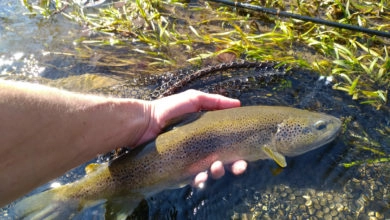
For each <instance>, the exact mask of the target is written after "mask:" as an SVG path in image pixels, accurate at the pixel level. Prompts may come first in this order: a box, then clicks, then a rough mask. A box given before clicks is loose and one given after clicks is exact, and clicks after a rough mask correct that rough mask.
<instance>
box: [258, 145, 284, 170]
mask: <svg viewBox="0 0 390 220" xmlns="http://www.w3.org/2000/svg"><path fill="white" fill-rule="evenodd" d="M263 151H264V153H265V154H267V155H268V156H269V157H270V158H271V159H273V160H274V161H275V162H276V163H277V164H278V165H279V166H281V167H286V166H287V162H286V158H285V157H284V155H282V154H280V153H279V152H276V151H274V150H272V149H271V148H269V147H267V146H263Z"/></svg>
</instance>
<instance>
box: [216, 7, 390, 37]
mask: <svg viewBox="0 0 390 220" xmlns="http://www.w3.org/2000/svg"><path fill="white" fill-rule="evenodd" d="M209 1H212V2H217V3H222V4H225V5H230V6H234V7H238V8H245V9H250V10H254V11H258V12H263V13H266V14H273V15H276V16H282V17H287V18H295V19H298V20H302V21H310V22H313V23H316V24H324V25H327V26H331V27H337V28H342V29H348V30H352V31H358V32H362V33H366V34H370V35H376V36H381V37H387V38H390V32H385V31H378V30H372V29H368V28H364V27H359V26H356V25H350V24H342V23H338V22H334V21H327V20H324V19H320V18H313V17H309V16H304V15H298V14H294V13H289V12H285V11H280V10H277V9H273V8H265V7H261V6H258V5H251V4H248V3H241V2H232V1H229V0H209Z"/></svg>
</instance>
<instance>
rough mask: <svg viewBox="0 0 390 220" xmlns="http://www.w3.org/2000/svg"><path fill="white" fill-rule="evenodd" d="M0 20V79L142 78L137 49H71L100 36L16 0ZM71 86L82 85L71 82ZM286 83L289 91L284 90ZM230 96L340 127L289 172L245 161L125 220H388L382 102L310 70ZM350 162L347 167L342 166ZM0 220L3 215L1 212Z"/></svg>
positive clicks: (89, 85)
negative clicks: (356, 95) (361, 98)
mask: <svg viewBox="0 0 390 220" xmlns="http://www.w3.org/2000/svg"><path fill="white" fill-rule="evenodd" d="M0 19H1V22H0V77H4V78H7V77H15V78H16V79H23V80H29V81H37V82H42V83H45V84H49V85H53V86H59V87H63V88H67V89H70V90H75V91H89V90H93V89H95V88H96V87H104V86H109V85H114V84H121V83H123V82H124V80H128V79H132V77H134V75H139V74H142V73H145V72H148V73H149V72H150V71H151V70H150V69H148V68H149V67H147V66H146V65H145V59H147V58H145V57H143V55H141V54H139V53H137V52H135V51H134V50H132V49H133V48H134V47H138V48H139V47H142V46H143V47H147V45H140V44H137V43H133V42H128V43H127V44H126V46H109V45H108V46H100V47H97V46H91V45H88V44H80V43H79V40H80V39H94V38H99V37H102V36H100V35H99V34H98V33H91V32H88V31H86V29H85V27H83V25H79V24H75V23H73V22H71V21H69V20H67V19H64V18H63V17H62V16H54V17H53V18H51V19H43V18H41V17H39V16H31V15H29V12H28V11H27V10H26V9H25V8H24V7H22V6H21V4H20V2H19V1H11V0H3V1H1V2H0ZM119 55H120V56H122V57H123V59H126V60H129V61H131V62H129V63H126V64H123V65H120V66H117V65H113V66H112V68H111V67H110V68H108V67H107V66H106V65H101V63H104V62H106V61H107V60H109V59H110V56H119ZM152 69H153V68H152ZM162 70H166V69H160V70H159V71H158V69H156V68H154V69H153V71H156V73H157V72H162ZM229 74H231V75H235V76H237V77H238V78H240V79H241V78H245V77H246V76H247V75H250V74H252V73H251V72H250V71H248V70H242V71H239V73H229ZM90 75H94V76H99V77H100V78H99V79H102V80H101V81H102V82H101V81H99V82H96V81H94V80H92V78H93V77H89V76H90ZM223 75H224V74H221V78H220V79H212V80H210V81H207V80H205V81H202V82H201V83H200V84H196V83H194V84H190V85H188V86H186V87H185V88H183V89H187V88H196V89H204V90H206V89H207V88H208V86H213V83H215V82H217V81H219V82H228V81H229V80H230V78H229V77H227V78H223ZM18 77H20V78H18ZM23 77H24V78H23ZM94 79H96V78H94ZM81 81H82V82H85V83H83V84H82V85H80V82H81ZM289 83H290V84H291V85H292V86H291V87H289V86H286V85H289ZM231 90H232V91H233V92H231V93H229V95H230V96H232V97H236V98H239V99H240V100H241V101H242V103H243V105H258V104H267V105H289V106H294V107H300V108H306V109H312V110H316V111H322V112H326V113H328V114H332V115H335V116H337V117H340V118H342V119H343V121H344V123H345V129H344V130H343V132H342V133H341V135H340V136H339V137H338V138H337V139H336V140H335V141H334V142H332V143H331V144H328V145H327V146H324V147H322V148H320V149H318V150H315V151H312V152H309V153H307V154H305V155H302V156H299V157H295V158H288V161H287V162H288V164H289V165H288V167H287V168H285V169H283V170H281V169H280V168H278V167H277V165H276V164H275V163H274V162H272V161H259V162H254V163H251V164H250V165H249V168H248V171H247V172H246V173H245V174H244V175H242V176H238V177H236V176H232V175H230V174H227V175H226V176H225V177H223V178H222V179H220V180H210V181H208V182H207V185H206V188H205V189H203V190H199V189H193V188H191V187H189V186H187V187H184V188H182V189H176V190H166V191H163V192H161V193H159V194H157V195H154V196H152V197H150V198H147V199H146V201H144V202H143V203H141V205H140V206H139V207H138V208H137V210H136V211H135V213H134V214H133V216H132V218H148V217H149V218H176V219H183V218H190V219H191V218H192V219H205V218H212V219H215V218H223V219H226V218H232V219H242V218H272V219H299V218H301V217H303V218H312V219H322V218H339V219H346V218H350V219H356V218H361V219H367V218H370V217H375V218H377V219H386V218H387V219H388V218H390V192H389V189H390V187H389V184H390V163H389V162H380V159H381V158H389V154H390V147H389V145H390V138H389V137H390V130H389V127H390V110H389V109H390V107H389V105H388V104H387V105H385V106H384V108H382V109H381V110H378V111H377V110H375V109H373V107H371V106H369V105H361V104H359V103H358V102H356V101H352V100H351V98H350V97H349V96H347V95H345V94H344V93H343V92H339V91H335V90H332V89H331V88H330V86H329V85H326V83H325V81H318V76H317V75H316V74H315V73H308V72H304V71H303V72H297V74H296V75H294V76H288V77H286V79H285V81H283V80H282V81H281V80H276V81H275V82H268V83H263V84H260V85H250V86H249V88H247V89H245V90H240V89H237V90H233V89H231ZM269 94H272V95H271V96H270V95H269ZM378 152H380V153H378ZM352 162H355V163H356V165H354V166H351V167H345V166H346V165H347V164H350V163H352ZM83 166H85V165H83ZM83 166H80V167H78V168H76V169H75V170H73V171H72V172H70V173H68V174H66V175H64V176H63V177H60V178H58V179H57V180H55V181H59V182H61V183H67V182H72V181H74V180H75V179H78V178H80V177H81V176H82V175H83ZM49 185H50V183H49V184H47V185H45V186H42V187H40V188H38V189H36V190H34V191H33V192H32V193H31V194H34V193H37V192H40V191H42V190H45V189H47V188H48V187H49ZM2 215H3V217H4V218H5V217H7V216H6V215H7V212H6V210H3V214H2ZM8 217H9V218H12V216H8ZM91 217H95V218H99V219H100V218H104V208H102V207H101V206H100V207H92V208H90V209H88V210H86V211H84V212H83V213H81V215H80V216H79V218H80V219H81V218H91ZM0 218H1V216H0Z"/></svg>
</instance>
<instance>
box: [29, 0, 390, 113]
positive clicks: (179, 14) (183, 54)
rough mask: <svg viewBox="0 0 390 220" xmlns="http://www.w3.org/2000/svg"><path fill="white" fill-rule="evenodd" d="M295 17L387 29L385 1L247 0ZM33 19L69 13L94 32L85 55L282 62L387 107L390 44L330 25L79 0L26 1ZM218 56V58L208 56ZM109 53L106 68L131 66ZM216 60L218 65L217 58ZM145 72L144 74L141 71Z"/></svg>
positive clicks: (202, 4)
mask: <svg viewBox="0 0 390 220" xmlns="http://www.w3.org/2000/svg"><path fill="white" fill-rule="evenodd" d="M245 3H249V4H253V5H259V6H262V7H267V8H272V9H276V10H280V11H286V12H290V13H294V14H298V15H304V16H309V17H313V18H319V19H324V20H328V21H333V22H337V23H341V24H348V25H354V26H357V27H364V28H369V29H372V30H378V31H383V32H385V33H386V32H389V31H390V22H389V21H390V9H389V5H388V2H387V1H386V0H381V1H371V0H368V1H358V0H333V1H332V0H329V1H316V0H307V1H305V0H296V1H282V0H273V1H270V0H262V1H245ZM23 4H24V5H25V7H26V8H28V9H29V11H30V13H31V15H33V16H43V17H45V18H47V19H53V18H54V17H56V16H64V17H66V18H68V19H69V20H71V21H73V22H76V23H79V24H80V25H81V26H82V27H83V28H84V29H85V30H87V31H89V32H90V33H98V34H91V35H90V36H88V37H85V38H80V39H78V40H76V41H77V43H78V45H79V50H80V51H83V52H81V54H83V55H82V56H86V57H87V56H90V54H91V53H92V50H91V49H90V48H91V47H94V48H99V47H102V48H104V47H105V46H107V45H110V46H115V47H118V48H123V47H127V46H128V45H129V44H132V45H133V46H134V48H133V49H132V52H134V53H139V54H142V55H144V56H145V57H146V58H145V59H143V60H142V62H143V65H144V66H146V69H148V67H151V69H150V71H154V72H155V70H156V69H164V67H167V66H168V67H169V68H170V69H178V68H182V67H185V66H188V65H196V64H201V63H205V62H206V63H207V62H213V61H210V60H219V61H221V62H229V61H233V60H235V59H236V58H244V59H248V60H258V61H265V60H268V61H278V62H281V63H282V64H292V65H296V66H299V67H302V68H306V69H309V70H313V71H316V72H318V73H319V74H320V75H323V76H333V77H334V79H335V80H336V83H335V84H334V86H333V88H334V89H337V90H341V91H345V92H346V93H347V94H349V95H350V97H351V98H352V99H354V100H358V101H359V102H360V103H364V104H371V105H373V106H374V107H376V108H377V109H379V108H381V106H383V105H385V104H386V103H387V102H388V89H389V85H390V77H389V75H390V73H389V69H390V59H389V55H388V51H389V49H390V48H389V46H390V39H388V38H386V37H380V36H376V35H370V34H367V33H363V32H358V31H351V30H346V29H341V28H335V27H329V26H326V25H323V24H316V23H312V22H309V21H302V20H299V19H292V18H282V17H279V16H277V15H270V14H265V13H261V12H255V11H252V10H247V9H241V8H235V7H230V6H227V5H223V4H218V3H214V2H212V1H203V0H199V1H196V2H193V1H192V2H190V3H189V2H188V1H157V0H135V1H83V2H82V1H75V0H73V1H72V0H53V1H50V0H40V1H38V2H36V1H34V2H33V1H28V0H24V1H23ZM210 58H216V59H210ZM129 62H134V61H133V60H125V59H123V58H121V56H120V55H113V54H110V62H105V63H104V64H101V65H107V66H113V65H115V66H118V65H127V64H128V63H129ZM214 62H215V61H214ZM144 71H145V72H148V71H147V70H144Z"/></svg>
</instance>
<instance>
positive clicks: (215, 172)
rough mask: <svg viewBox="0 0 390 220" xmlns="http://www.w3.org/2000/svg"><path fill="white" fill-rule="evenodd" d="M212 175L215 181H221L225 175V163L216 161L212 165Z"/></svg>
mask: <svg viewBox="0 0 390 220" xmlns="http://www.w3.org/2000/svg"><path fill="white" fill-rule="evenodd" d="M210 173H211V176H212V177H213V178H214V179H219V178H221V177H222V176H223V175H225V169H224V167H223V163H222V162H221V161H215V162H214V163H213V164H211V167H210Z"/></svg>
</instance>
